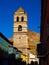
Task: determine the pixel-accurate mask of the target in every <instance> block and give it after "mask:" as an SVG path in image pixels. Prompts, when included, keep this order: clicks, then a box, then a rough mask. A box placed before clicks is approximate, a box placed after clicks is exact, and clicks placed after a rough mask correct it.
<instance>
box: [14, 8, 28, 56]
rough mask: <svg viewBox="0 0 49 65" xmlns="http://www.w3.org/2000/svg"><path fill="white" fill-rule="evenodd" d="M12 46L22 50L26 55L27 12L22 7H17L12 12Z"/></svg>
mask: <svg viewBox="0 0 49 65" xmlns="http://www.w3.org/2000/svg"><path fill="white" fill-rule="evenodd" d="M13 46H14V47H16V48H18V49H19V50H20V51H22V52H23V54H25V55H27V48H28V36H27V14H26V12H25V11H24V10H23V9H22V8H19V9H18V10H17V11H16V12H15V13H14V36H13Z"/></svg>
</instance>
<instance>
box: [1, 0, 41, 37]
mask: <svg viewBox="0 0 49 65" xmlns="http://www.w3.org/2000/svg"><path fill="white" fill-rule="evenodd" d="M19 7H22V8H23V9H24V10H25V11H26V12H27V15H28V30H32V31H35V32H37V33H40V28H38V27H39V26H40V16H41V1H40V0H0V32H2V33H3V34H4V35H5V36H6V37H7V38H10V37H12V36H13V23H14V21H13V16H14V12H15V11H17V9H18V8H19Z"/></svg>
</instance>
